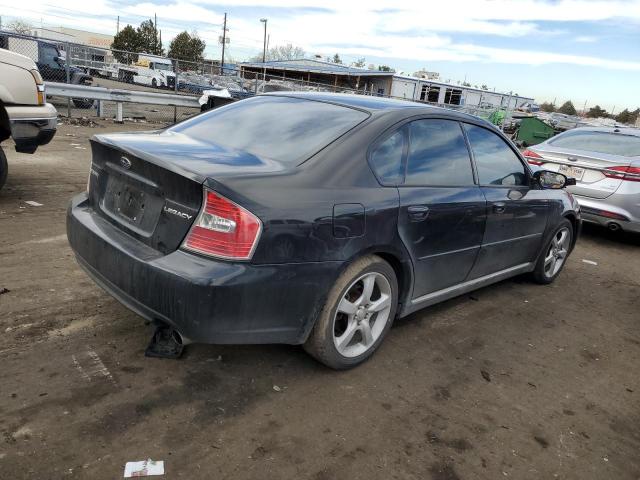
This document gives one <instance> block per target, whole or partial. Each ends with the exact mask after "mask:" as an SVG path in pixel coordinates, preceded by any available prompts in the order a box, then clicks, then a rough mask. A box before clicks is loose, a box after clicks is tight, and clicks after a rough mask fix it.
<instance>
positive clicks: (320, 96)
mask: <svg viewBox="0 0 640 480" xmlns="http://www.w3.org/2000/svg"><path fill="white" fill-rule="evenodd" d="M262 95H267V96H276V97H293V98H303V99H306V100H312V101H316V102H327V103H333V104H334V105H341V106H344V107H349V108H357V109H359V110H364V111H366V112H369V113H372V114H380V113H385V112H396V113H397V112H398V111H404V112H405V113H406V116H407V117H409V116H414V115H429V114H438V115H444V116H448V117H451V118H455V119H457V120H468V121H470V122H472V123H478V122H480V123H483V124H486V125H487V126H491V127H494V125H492V124H491V123H489V122H487V121H486V120H484V119H482V118H479V117H476V116H474V115H469V114H467V113H462V112H458V111H456V110H452V109H450V108H443V107H435V106H432V105H426V104H424V103H418V102H412V101H409V100H397V99H394V98H386V97H376V96H370V95H354V94H345V93H326V92H269V93H264V94H262ZM494 128H495V127H494Z"/></svg>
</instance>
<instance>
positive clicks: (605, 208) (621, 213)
mask: <svg viewBox="0 0 640 480" xmlns="http://www.w3.org/2000/svg"><path fill="white" fill-rule="evenodd" d="M573 196H574V197H575V199H576V200H577V201H578V203H579V204H580V213H581V216H582V220H583V221H585V222H589V223H596V224H598V225H602V226H603V227H611V225H612V224H614V225H617V226H619V227H620V228H622V230H625V231H629V232H636V233H640V194H637V195H625V196H623V197H620V196H618V195H617V194H613V195H611V196H610V197H608V198H605V199H594V198H588V197H582V196H580V195H576V194H573ZM613 228H615V227H613Z"/></svg>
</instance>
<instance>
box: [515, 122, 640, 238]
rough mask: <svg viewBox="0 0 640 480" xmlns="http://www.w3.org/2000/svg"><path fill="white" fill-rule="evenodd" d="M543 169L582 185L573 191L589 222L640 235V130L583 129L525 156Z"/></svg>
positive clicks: (529, 150)
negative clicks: (574, 180)
mask: <svg viewBox="0 0 640 480" xmlns="http://www.w3.org/2000/svg"><path fill="white" fill-rule="evenodd" d="M524 155H525V157H526V158H527V161H528V162H529V163H530V164H532V165H536V166H538V167H541V168H544V169H547V170H551V171H554V172H560V173H562V174H564V175H567V176H569V177H574V178H575V179H576V185H575V186H573V187H570V188H569V191H570V192H571V193H572V194H573V195H574V196H575V197H576V199H577V200H578V203H580V206H581V211H582V217H583V219H584V220H585V221H588V222H592V223H597V224H599V225H602V226H605V227H608V228H609V229H610V230H614V231H615V230H620V229H622V230H627V231H630V232H640V130H639V129H637V128H622V127H582V128H576V129H574V130H569V131H567V132H563V133H561V134H560V135H557V136H555V137H552V138H550V139H549V140H547V141H545V142H542V143H540V144H538V145H535V146H534V147H530V148H529V149H528V150H526V151H525V152H524Z"/></svg>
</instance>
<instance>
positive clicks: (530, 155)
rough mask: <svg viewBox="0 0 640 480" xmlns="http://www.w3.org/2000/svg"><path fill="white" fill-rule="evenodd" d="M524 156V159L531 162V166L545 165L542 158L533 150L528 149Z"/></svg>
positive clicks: (523, 153)
mask: <svg viewBox="0 0 640 480" xmlns="http://www.w3.org/2000/svg"><path fill="white" fill-rule="evenodd" d="M522 155H524V158H526V159H527V162H529V163H530V164H531V165H542V164H543V163H544V160H543V159H542V156H540V155H538V154H537V153H536V152H534V151H533V150H529V149H528V148H527V149H526V150H525V151H524V152H522Z"/></svg>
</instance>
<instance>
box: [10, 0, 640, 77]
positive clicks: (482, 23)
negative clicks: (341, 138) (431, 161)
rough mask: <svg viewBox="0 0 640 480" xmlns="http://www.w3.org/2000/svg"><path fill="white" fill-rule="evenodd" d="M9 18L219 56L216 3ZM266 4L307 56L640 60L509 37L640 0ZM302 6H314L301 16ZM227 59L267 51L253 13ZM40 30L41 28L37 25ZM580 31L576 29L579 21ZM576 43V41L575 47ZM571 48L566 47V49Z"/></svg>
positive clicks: (637, 66)
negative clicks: (193, 45) (124, 32)
mask: <svg viewBox="0 0 640 480" xmlns="http://www.w3.org/2000/svg"><path fill="white" fill-rule="evenodd" d="M1 2H8V0H0V7H1V8H2V11H3V15H9V16H15V17H21V16H22V17H26V18H30V19H39V18H43V19H44V21H45V23H47V24H48V25H61V24H62V25H66V26H73V27H76V28H83V29H87V30H94V31H98V32H104V33H114V31H115V22H116V17H117V15H120V17H121V23H120V25H121V26H122V25H124V24H125V23H127V22H129V23H132V24H134V25H137V24H138V23H140V21H141V20H142V19H143V18H146V17H149V16H150V15H153V14H154V13H157V15H158V20H159V25H160V28H161V30H162V36H163V39H164V40H165V46H167V45H168V40H170V39H171V38H172V37H173V36H175V35H176V34H177V33H179V32H180V31H182V30H184V29H187V30H192V29H194V28H196V29H197V30H198V33H199V34H200V35H201V36H202V37H203V38H204V39H205V41H206V42H207V44H208V48H207V52H208V54H209V55H213V56H217V54H218V51H219V46H218V44H217V39H218V35H220V33H221V23H222V15H223V10H222V7H220V6H219V5H220V3H224V2H221V1H220V0H170V2H169V3H167V2H165V1H162V2H158V3H154V1H153V0H140V3H137V4H136V3H129V2H128V3H127V4H121V5H119V4H118V1H117V0H92V1H91V2H86V1H82V0H56V2H55V3H54V2H53V1H52V0H23V1H21V3H20V5H19V6H18V5H16V4H15V3H12V4H6V5H2V3H1ZM256 3H257V0H234V2H233V6H234V7H237V6H255V4H256ZM259 3H260V6H262V7H281V8H282V10H278V11H277V12H276V13H274V14H272V15H270V17H271V18H269V23H268V30H269V34H270V45H272V46H273V45H279V44H285V43H293V44H295V45H299V46H301V47H303V48H304V49H305V50H306V51H307V52H308V53H310V54H315V53H320V54H325V55H329V54H333V53H335V52H336V51H337V52H340V54H343V55H353V56H365V57H373V56H375V57H383V58H388V59H389V62H388V63H390V64H393V59H406V60H413V61H420V62H435V61H452V62H472V61H473V62H487V63H509V64H515V65H523V64H526V65H549V64H559V63H562V64H572V65H584V66H592V67H599V68H607V69H617V70H627V71H638V70H640V61H638V60H639V59H633V58H632V59H624V60H615V59H612V58H597V57H593V56H584V55H571V54H558V53H555V52H545V51H538V50H536V49H535V48H531V49H530V50H527V51H523V50H521V49H514V48H510V47H509V43H508V39H509V38H515V37H525V36H526V37H528V38H531V44H532V45H535V40H536V38H539V37H540V36H541V35H563V34H566V32H563V31H562V30H559V29H555V28H553V27H549V26H548V24H547V26H546V27H544V28H542V27H541V26H540V25H539V24H538V23H537V22H540V21H546V22H560V21H562V22H574V23H576V22H586V21H589V22H595V21H607V20H612V19H616V21H619V22H626V23H629V22H631V23H632V25H640V0H633V1H621V0H611V1H602V0H559V1H557V2H553V3H550V2H549V1H547V0H518V1H514V0H463V1H457V2H455V4H454V3H453V2H427V1H422V2H418V1H415V0H368V1H367V2H366V3H365V2H356V1H353V2H349V1H344V0H325V1H324V2H323V3H322V8H324V9H326V10H320V11H318V10H317V8H318V4H317V0H263V1H261V2H259ZM301 7H314V8H315V9H316V10H304V9H302V8H301ZM229 9H230V12H229V13H230V14H229V29H230V31H229V37H230V38H231V44H230V48H229V50H230V53H231V54H232V55H234V56H235V57H236V58H244V57H246V56H247V55H254V54H257V53H258V52H260V51H261V50H262V42H263V38H262V24H261V23H260V22H259V18H258V15H259V14H258V13H256V15H255V18H252V17H251V14H250V13H247V12H248V11H250V10H249V9H243V10H242V13H241V14H240V13H234V8H233V7H229ZM34 23H36V22H34ZM577 24H579V23H577ZM461 33H462V34H467V35H474V36H475V38H479V40H478V42H479V44H476V45H470V44H468V43H465V42H461V41H456V40H455V39H456V36H457V35H459V34H461ZM482 36H492V37H499V38H504V42H502V43H504V47H502V48H495V47H487V46H483V45H482ZM571 40H573V43H576V42H578V43H588V42H590V43H593V42H595V41H597V40H598V39H597V38H595V37H593V36H590V35H581V36H577V37H575V38H572V39H571ZM570 43H571V42H570ZM570 43H565V44H564V46H565V48H566V46H567V45H570Z"/></svg>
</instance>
